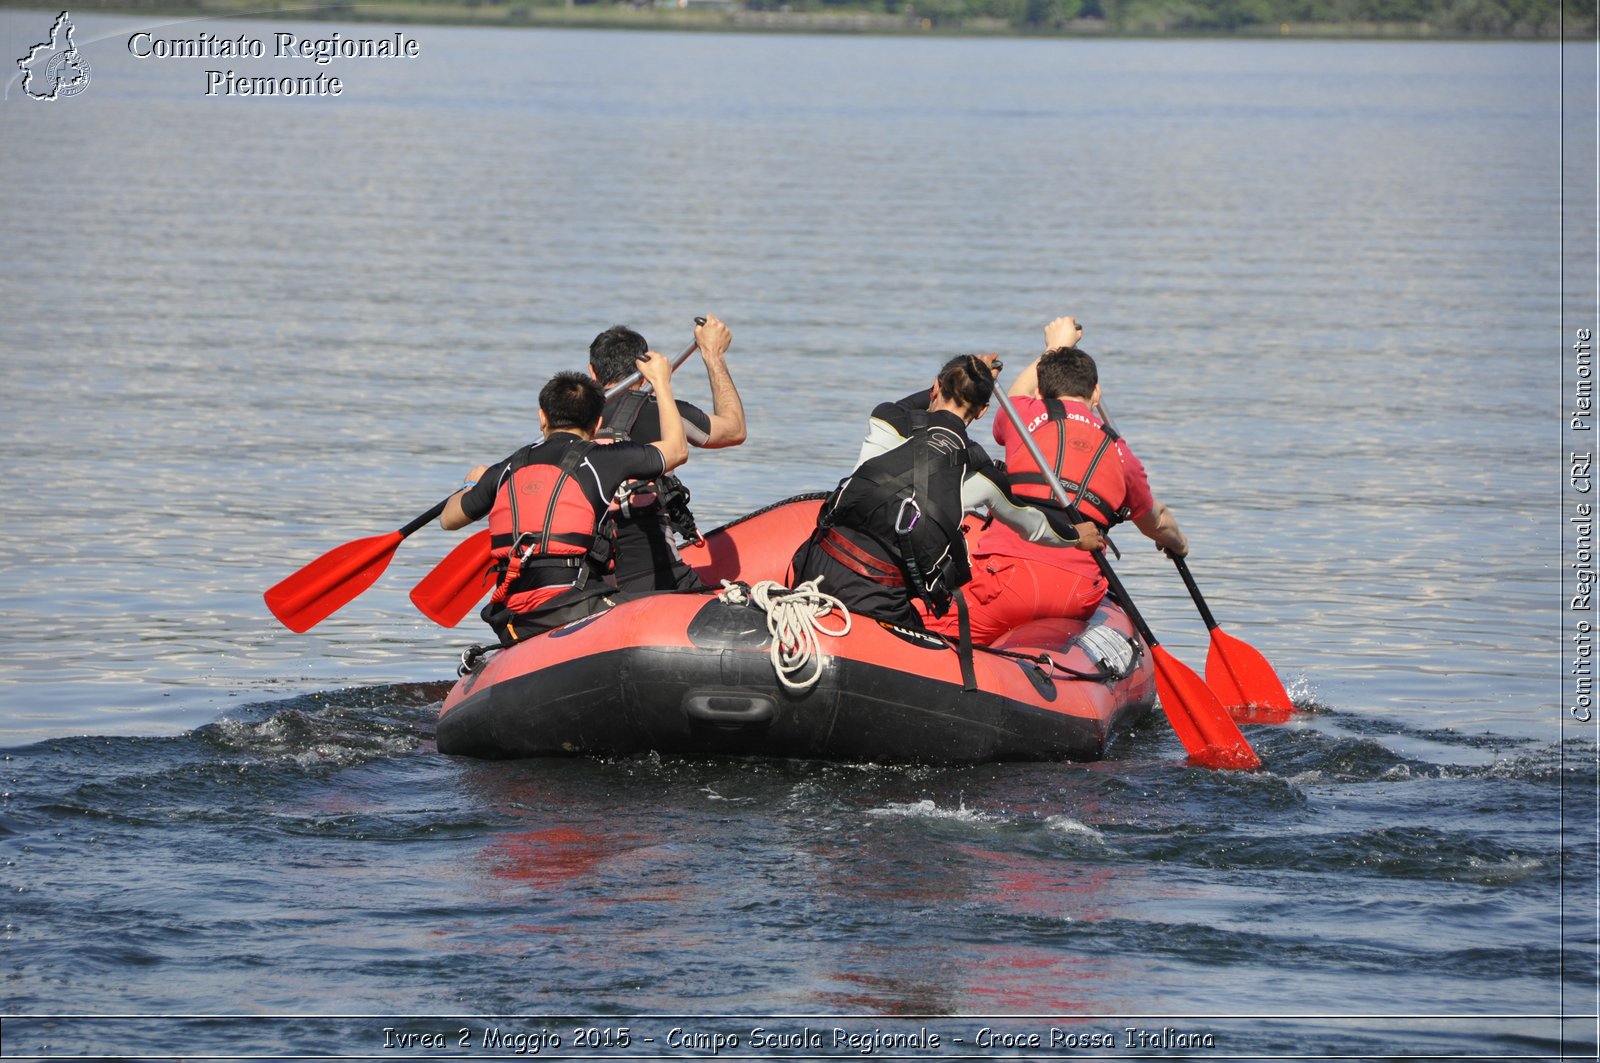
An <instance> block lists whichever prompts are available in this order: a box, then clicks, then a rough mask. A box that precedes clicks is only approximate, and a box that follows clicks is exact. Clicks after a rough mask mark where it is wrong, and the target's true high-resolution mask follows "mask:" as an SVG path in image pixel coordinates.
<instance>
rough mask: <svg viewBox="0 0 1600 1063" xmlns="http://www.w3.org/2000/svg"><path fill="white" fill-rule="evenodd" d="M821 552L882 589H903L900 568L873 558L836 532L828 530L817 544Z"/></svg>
mask: <svg viewBox="0 0 1600 1063" xmlns="http://www.w3.org/2000/svg"><path fill="white" fill-rule="evenodd" d="M818 545H819V546H821V547H822V552H823V553H825V554H827V555H828V556H829V557H831V558H833V559H834V560H835V561H837V562H839V564H841V565H843V566H844V567H845V568H847V569H849V570H850V571H851V572H854V573H855V574H856V575H858V576H863V577H865V578H867V579H869V580H871V581H872V582H874V583H877V584H880V585H881V586H884V587H904V586H905V585H906V579H905V576H904V575H903V574H901V572H900V566H898V565H894V564H890V563H889V562H887V561H885V560H883V559H882V558H881V557H874V556H873V555H871V554H869V553H868V552H867V551H865V550H863V549H862V548H861V547H859V546H857V545H856V544H855V543H853V542H851V541H850V540H849V539H847V538H845V537H844V536H843V535H840V534H839V532H838V531H836V530H835V529H833V528H829V529H828V530H827V532H826V533H825V534H824V535H823V536H822V540H821V542H820V543H818Z"/></svg>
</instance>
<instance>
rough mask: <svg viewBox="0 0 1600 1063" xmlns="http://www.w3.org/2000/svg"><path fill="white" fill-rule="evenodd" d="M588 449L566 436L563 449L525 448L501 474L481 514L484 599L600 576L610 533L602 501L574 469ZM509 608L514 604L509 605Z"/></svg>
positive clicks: (547, 445) (547, 446) (587, 444)
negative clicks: (486, 567)
mask: <svg viewBox="0 0 1600 1063" xmlns="http://www.w3.org/2000/svg"><path fill="white" fill-rule="evenodd" d="M594 447H595V444H594V443H592V442H589V441H585V440H578V439H574V440H573V441H572V442H571V443H570V444H568V445H567V447H566V448H565V449H564V450H557V448H554V447H551V445H550V441H549V440H546V441H545V442H543V443H540V444H537V445H535V446H531V447H528V448H527V449H526V450H524V451H523V453H522V459H523V460H522V461H521V463H520V464H519V463H518V462H517V461H515V460H513V461H512V462H511V463H509V464H507V466H506V468H505V471H504V472H503V473H502V474H501V477H500V484H499V487H498V488H497V489H496V491H495V498H494V508H492V509H491V510H490V511H489V547H490V553H491V554H492V555H493V557H494V559H495V562H496V564H497V565H498V566H499V569H498V571H499V580H498V582H497V584H496V586H495V589H494V594H493V596H492V597H491V599H490V600H491V601H493V602H496V603H499V602H502V601H505V600H506V599H508V598H510V597H512V596H513V595H516V594H521V593H523V592H526V591H531V590H537V589H539V588H541V587H551V586H556V585H559V584H566V583H573V584H576V585H577V586H580V587H581V586H583V584H584V583H585V582H587V580H588V578H589V575H590V573H591V571H597V572H604V571H605V568H606V565H607V564H608V563H609V561H610V559H611V552H610V546H611V544H612V541H613V539H614V537H615V530H614V528H613V526H612V525H611V522H610V520H609V518H608V517H607V514H606V510H607V507H608V506H609V504H610V499H608V498H605V497H603V496H602V495H601V494H600V487H599V484H598V483H597V482H596V481H595V478H594V476H593V475H592V474H585V473H582V472H580V471H579V466H581V465H582V464H583V462H584V460H585V459H586V458H587V457H588V456H589V452H590V451H591V450H593V449H594ZM513 605H515V603H513Z"/></svg>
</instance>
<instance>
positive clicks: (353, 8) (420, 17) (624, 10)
mask: <svg viewBox="0 0 1600 1063" xmlns="http://www.w3.org/2000/svg"><path fill="white" fill-rule="evenodd" d="M61 2H63V3H64V2H66V0H61ZM0 7H4V8H10V9H37V10H45V9H46V8H45V6H44V5H43V4H41V3H40V2H39V0H26V2H18V0H0ZM71 10H73V11H76V12H80V13H93V14H107V15H123V16H127V15H155V16H161V17H185V16H187V17H190V18H196V17H206V16H211V17H216V18H229V17H233V18H255V19H263V20H267V21H292V20H299V21H319V22H320V21H325V22H363V23H366V22H372V23H392V24H396V25H431V26H480V27H494V28H502V29H521V28H529V29H588V30H596V29H601V30H613V29H618V30H656V31H670V32H680V33H800V34H828V35H840V34H843V35H872V36H908V37H909V36H916V37H992V38H1014V39H1018V40H1029V39H1045V40H1183V39H1196V40H1365V41H1548V42H1555V41H1558V40H1561V39H1562V31H1561V29H1560V28H1559V27H1557V28H1555V29H1553V30H1551V29H1541V30H1530V31H1528V32H1518V33H1503V34H1474V33H1466V32H1461V31H1457V30H1450V31H1445V30H1440V29H1438V28H1435V27H1433V26H1431V25H1429V24H1428V23H1425V22H1344V23H1337V22H1306V23H1297V22H1285V23H1278V24H1273V25H1266V24H1252V25H1248V26H1241V27H1238V28H1235V29H1229V30H1222V29H1191V28H1183V29H1152V28H1137V29H1129V28H1120V29H1118V28H1112V27H1110V26H1108V25H1107V24H1106V21H1105V20H1104V19H1094V18H1079V19H1074V20H1071V21H1070V22H1067V23H1064V24H1062V25H1060V26H1056V27H1050V28H1034V27H1030V28H1026V29H1024V28H1019V27H1017V26H1015V25H1013V24H1011V23H1009V22H1006V21H1004V20H1002V19H997V18H983V17H978V18H971V17H969V18H964V19H955V20H947V21H940V22H937V23H935V22H934V21H932V20H931V19H927V18H920V17H918V16H917V15H915V14H914V13H912V14H885V13H882V12H874V11H756V10H747V9H744V8H740V7H737V6H734V5H731V4H730V5H727V6H725V7H718V8H699V7H696V8H687V9H677V8H658V7H635V6H634V5H632V4H611V3H587V4H574V5H572V6H563V7H555V6H534V4H532V3H527V2H523V0H510V2H505V0H499V2H474V0H458V2H450V0H375V2H362V3H348V2H343V0H336V2H334V3H329V4H319V5H316V6H300V5H296V4H292V3H285V2H282V0H266V2H265V3H263V2H262V0H176V2H162V0H157V2H154V3H138V2H129V3H115V2H112V3H106V2H82V0H80V2H77V3H73V4H72V5H71ZM1594 33H1595V27H1594V26H1593V25H1584V26H1579V27H1573V26H1568V27H1566V39H1567V40H1569V41H1573V40H1590V39H1592V38H1593V37H1594Z"/></svg>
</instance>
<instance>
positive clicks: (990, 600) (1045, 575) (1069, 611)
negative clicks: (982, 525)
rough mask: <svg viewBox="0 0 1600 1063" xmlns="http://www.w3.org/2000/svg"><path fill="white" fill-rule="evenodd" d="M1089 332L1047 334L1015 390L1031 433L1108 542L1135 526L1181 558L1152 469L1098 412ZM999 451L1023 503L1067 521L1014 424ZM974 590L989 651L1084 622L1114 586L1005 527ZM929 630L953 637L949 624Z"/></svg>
mask: <svg viewBox="0 0 1600 1063" xmlns="http://www.w3.org/2000/svg"><path fill="white" fill-rule="evenodd" d="M1082 336H1083V329H1082V328H1080V327H1079V326H1078V323H1077V321H1076V320H1075V319H1074V318H1072V317H1070V316H1069V317H1059V318H1057V319H1056V320H1054V321H1052V322H1050V324H1049V325H1047V326H1045V347H1046V351H1045V353H1044V354H1042V355H1040V356H1039V357H1038V358H1037V359H1035V360H1034V362H1033V363H1032V364H1031V365H1029V366H1028V367H1027V368H1026V369H1024V370H1023V371H1022V372H1021V373H1020V374H1018V376H1017V379H1016V380H1015V381H1013V382H1012V384H1011V387H1010V388H1009V389H1008V393H1009V394H1010V396H1011V398H1012V401H1013V402H1014V404H1015V406H1016V409H1017V413H1018V414H1019V415H1020V416H1021V418H1022V420H1023V422H1024V423H1025V424H1026V425H1028V427H1029V433H1030V434H1031V435H1032V436H1033V438H1034V440H1035V441H1036V442H1037V443H1038V444H1039V449H1040V451H1041V452H1042V453H1043V454H1044V456H1045V460H1046V461H1047V462H1049V463H1050V464H1051V466H1052V468H1051V470H1050V475H1052V476H1054V477H1056V478H1058V479H1059V480H1060V481H1061V484H1062V486H1063V487H1064V488H1065V490H1066V492H1067V495H1068V497H1069V498H1072V499H1075V500H1076V503H1077V504H1076V508H1077V509H1078V511H1079V515H1080V516H1082V517H1086V518H1088V519H1089V520H1090V521H1092V522H1093V523H1094V524H1095V526H1096V527H1097V528H1098V529H1099V530H1100V531H1102V532H1105V531H1109V530H1110V529H1111V528H1112V527H1113V526H1114V525H1116V524H1118V523H1120V522H1122V521H1124V520H1132V521H1133V524H1134V527H1136V528H1138V529H1139V530H1140V531H1141V532H1142V533H1143V534H1144V535H1145V536H1147V537H1148V538H1150V539H1151V540H1152V541H1154V542H1155V544H1156V546H1157V547H1158V548H1159V549H1163V550H1167V551H1169V552H1170V553H1172V554H1174V555H1175V556H1178V557H1182V556H1184V555H1185V554H1187V553H1188V552H1189V542H1188V539H1187V538H1186V537H1185V536H1184V534H1183V531H1182V530H1181V529H1180V528H1179V527H1178V519H1177V517H1176V515H1174V514H1173V512H1172V510H1171V509H1170V508H1169V507H1168V506H1166V505H1165V504H1164V503H1162V502H1160V501H1159V500H1157V499H1156V498H1155V496H1154V495H1153V494H1152V493H1151V490H1150V482H1149V478H1148V477H1147V475H1146V474H1145V469H1144V465H1143V464H1142V463H1141V462H1140V461H1139V459H1138V458H1137V457H1136V456H1135V455H1134V453H1133V451H1132V450H1130V449H1129V448H1128V445H1127V444H1126V443H1125V442H1124V441H1123V440H1122V439H1121V438H1120V437H1119V436H1118V435H1117V434H1116V432H1115V431H1114V430H1112V429H1111V428H1110V426H1108V425H1107V424H1106V423H1105V422H1104V420H1102V418H1101V417H1100V416H1099V414H1098V413H1097V412H1096V409H1097V407H1098V406H1099V403H1100V377H1099V369H1098V367H1097V366H1096V365H1095V361H1094V359H1093V358H1092V357H1090V356H1089V355H1088V354H1087V353H1086V352H1084V351H1082V350H1080V349H1078V347H1077V346H1076V344H1077V342H1078V340H1079V339H1080V338H1081V337H1082ZM994 437H995V441H996V442H998V443H1000V444H1001V445H1002V446H1004V447H1005V450H1006V459H1005V460H1006V468H1007V470H1008V471H1009V475H1010V477H1011V483H1012V485H1013V490H1014V493H1015V494H1016V495H1017V496H1018V498H1019V500H1026V501H1027V502H1028V503H1029V504H1030V505H1034V506H1039V507H1041V508H1043V509H1046V510H1055V511H1057V512H1058V513H1059V512H1060V506H1059V505H1057V504H1056V503H1055V502H1054V501H1052V500H1051V491H1050V485H1049V481H1048V480H1046V479H1045V475H1046V474H1045V473H1044V472H1043V471H1042V470H1041V469H1040V468H1039V465H1038V463H1037V462H1035V461H1034V460H1033V458H1032V457H1031V456H1030V454H1029V453H1028V449H1027V447H1026V446H1025V445H1024V444H1023V442H1022V439H1021V437H1020V436H1019V435H1017V431H1016V429H1015V428H1014V427H1013V426H1012V424H1011V423H1010V422H1009V421H996V422H995V426H994ZM972 554H973V560H972V570H973V575H972V582H971V583H970V584H969V586H968V588H967V600H968V602H969V604H970V606H971V609H970V619H971V625H972V638H973V641H975V642H988V641H991V640H993V639H994V638H996V637H997V636H999V635H1000V634H1002V633H1003V632H1006V631H1009V630H1010V629H1012V628H1014V627H1016V626H1017V625H1019V624H1021V623H1024V622H1026V621H1028V620H1032V619H1035V618H1037V617H1049V616H1055V617H1071V618H1084V617H1088V616H1090V615H1092V614H1093V613H1094V611H1095V609H1096V608H1097V607H1098V606H1099V604H1100V600H1101V599H1102V598H1103V597H1105V593H1106V583H1105V579H1104V578H1103V577H1102V576H1101V574H1100V570H1099V568H1098V566H1097V565H1096V564H1095V562H1094V559H1093V557H1092V556H1091V555H1089V554H1087V553H1084V552H1082V551H1076V550H1053V549H1049V548H1046V547H1041V546H1040V545H1038V544H1036V543H1030V542H1027V541H1025V540H1023V539H1022V538H1020V537H1019V536H1018V535H1017V534H1016V533H1015V532H1014V531H1013V530H1012V529H1010V528H1008V527H1006V526H1004V525H1002V524H996V525H994V526H992V527H990V528H988V529H987V530H986V531H984V533H983V535H982V536H981V537H980V538H979V540H978V542H977V544H976V545H975V546H974V548H973V551H972ZM928 626H929V629H930V630H935V631H940V632H941V633H945V634H949V633H952V632H953V631H954V625H953V623H952V622H951V620H950V619H949V618H944V619H941V620H934V621H930V623H929V625H928Z"/></svg>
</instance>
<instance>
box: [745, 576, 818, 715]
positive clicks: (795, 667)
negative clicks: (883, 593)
mask: <svg viewBox="0 0 1600 1063" xmlns="http://www.w3.org/2000/svg"><path fill="white" fill-rule="evenodd" d="M821 582H822V577H821V576H818V577H817V578H816V579H811V580H806V581H805V582H804V583H802V584H800V585H799V586H797V587H794V588H792V589H791V588H789V587H785V586H784V585H783V584H781V583H779V582H778V581H777V580H770V579H764V580H762V581H760V582H759V583H757V584H755V585H754V586H752V587H749V588H748V589H747V588H746V587H745V585H744V584H742V583H734V582H732V581H730V580H723V581H722V593H721V594H720V595H718V597H719V598H721V599H722V600H723V601H725V602H730V603H732V604H734V605H744V604H746V603H750V604H753V605H755V607H756V608H758V609H760V610H761V611H762V612H764V613H766V614H767V633H768V634H770V635H771V636H772V649H771V650H770V656H771V658H772V670H773V672H775V673H776V674H777V676H778V682H780V683H782V684H783V685H784V686H785V687H786V688H788V689H789V690H792V691H795V692H796V693H799V692H801V691H806V690H810V689H811V688H812V687H814V686H816V685H817V680H819V679H821V678H822V650H821V646H820V645H819V643H818V642H817V636H818V635H819V634H821V635H830V636H832V637H834V638H838V637H839V636H841V635H846V634H849V632H850V610H849V609H846V608H845V605H844V603H843V602H841V601H840V600H839V599H837V598H835V597H834V596H833V595H831V594H824V593H823V592H822V591H821V590H820V589H818V585H819V584H820V583H821ZM835 611H837V612H838V613H839V615H840V616H841V617H842V618H843V623H842V624H840V625H839V626H838V627H837V628H830V627H827V626H825V625H824V624H823V623H822V620H823V618H824V617H826V616H828V615H829V614H830V613H833V612H835Z"/></svg>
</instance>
